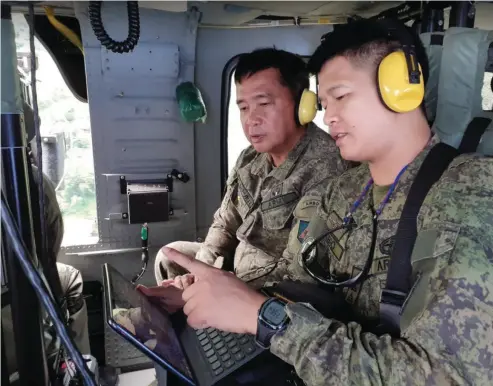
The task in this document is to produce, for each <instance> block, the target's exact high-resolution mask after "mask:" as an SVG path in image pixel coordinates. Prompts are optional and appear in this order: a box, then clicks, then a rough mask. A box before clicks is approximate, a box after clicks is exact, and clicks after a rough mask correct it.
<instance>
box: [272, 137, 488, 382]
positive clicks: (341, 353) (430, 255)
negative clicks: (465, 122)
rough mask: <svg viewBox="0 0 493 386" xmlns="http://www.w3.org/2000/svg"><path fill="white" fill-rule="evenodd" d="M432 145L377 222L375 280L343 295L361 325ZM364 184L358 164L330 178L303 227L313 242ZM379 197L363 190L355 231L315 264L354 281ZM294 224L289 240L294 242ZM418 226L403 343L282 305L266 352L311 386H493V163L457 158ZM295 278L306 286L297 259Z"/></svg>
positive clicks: (339, 235) (372, 311)
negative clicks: (281, 326) (283, 312)
mask: <svg viewBox="0 0 493 386" xmlns="http://www.w3.org/2000/svg"><path fill="white" fill-rule="evenodd" d="M436 141H437V140H436V139H434V140H433V141H432V143H431V144H430V145H429V146H428V147H427V148H426V149H425V150H424V151H423V152H422V153H421V154H420V155H418V157H417V158H416V159H415V160H414V161H413V162H412V163H411V164H410V165H409V167H408V169H407V171H406V172H405V173H404V174H403V176H402V177H401V179H400V181H399V183H398V184H397V187H396V190H395V192H394V194H393V196H392V197H391V199H390V201H389V202H388V203H387V205H386V206H385V208H384V209H383V212H382V214H381V215H380V218H379V220H378V234H377V243H376V248H375V255H374V262H373V266H372V269H371V276H370V277H369V278H368V279H367V280H366V281H365V282H364V283H363V284H362V285H361V284H360V285H358V286H357V287H355V288H353V289H346V290H345V291H344V294H345V297H346V300H347V302H348V303H349V304H351V305H352V309H353V310H354V311H355V312H357V313H359V314H360V315H361V316H362V317H364V318H366V320H368V319H377V318H378V317H379V297H380V292H381V288H382V286H383V285H384V283H385V280H386V276H387V266H388V263H389V254H390V251H391V249H392V248H391V247H392V243H393V237H394V235H395V234H396V231H397V225H398V222H399V218H400V215H401V211H402V208H403V205H404V202H405V199H406V195H407V194H408V192H409V189H410V186H411V183H412V181H413V179H414V178H415V176H416V174H417V171H418V169H419V167H420V165H421V164H422V161H423V159H424V157H425V155H426V154H427V153H428V151H429V150H430V148H431V145H433V144H434V143H436ZM369 178H370V173H369V169H368V167H367V165H362V166H360V167H358V168H355V169H353V170H350V171H349V172H347V173H345V174H344V175H343V176H341V177H340V178H337V179H334V180H332V181H331V183H330V184H329V187H328V190H327V193H326V196H325V198H324V200H323V202H322V205H321V206H320V209H319V210H318V211H317V216H316V217H314V221H313V222H312V223H313V224H317V222H318V225H314V226H312V225H309V227H308V228H309V229H308V233H309V236H315V237H316V236H317V235H319V234H321V232H323V231H325V230H326V229H327V228H326V227H328V228H329V229H330V228H333V227H335V226H337V225H340V224H341V221H342V218H344V216H345V215H346V214H347V213H348V211H349V209H350V206H351V205H352V204H353V203H354V202H355V200H356V199H357V198H358V196H359V195H360V193H361V192H362V191H363V188H364V186H365V184H366V183H367V181H368V180H369ZM377 190H382V189H377ZM383 190H385V189H383ZM381 193H382V192H378V191H375V190H373V191H372V190H370V191H369V192H368V194H367V196H366V198H365V199H364V201H363V202H362V203H361V205H360V207H359V208H358V209H357V210H356V212H355V213H354V219H355V222H356V224H357V227H356V228H355V229H353V230H352V231H351V232H350V233H349V234H348V233H346V234H344V232H343V231H341V232H336V234H335V237H333V238H330V239H328V241H326V242H325V243H322V245H321V247H320V248H318V249H317V253H318V255H317V258H318V259H319V262H320V263H321V264H323V263H325V266H326V267H327V268H328V269H330V270H331V271H332V272H333V273H335V274H336V275H339V274H349V275H351V276H355V275H356V274H357V273H358V272H359V271H360V270H361V269H362V267H363V266H364V263H365V261H366V259H367V258H368V254H369V249H370V245H371V235H372V215H373V213H372V210H373V209H372V208H373V207H375V206H378V205H379V204H380V202H381V199H382V198H383V197H382V194H381ZM372 201H373V202H372ZM375 204H376V205H375ZM317 219H320V220H321V221H323V223H324V226H323V227H321V226H320V220H319V221H317ZM296 221H297V222H298V224H297V223H296V222H295V225H294V228H293V232H292V234H291V238H294V237H296V235H297V231H296V228H298V226H299V220H296ZM417 223H418V224H417V225H418V237H417V240H416V244H415V247H414V251H413V254H412V258H411V259H412V266H413V274H414V275H416V277H418V279H417V283H416V285H415V286H414V287H413V290H412V293H411V295H410V297H409V298H408V300H407V302H406V303H405V306H404V309H403V313H402V316H401V331H402V333H401V338H399V339H393V338H391V337H390V336H389V335H383V336H377V335H374V334H373V333H370V332H365V331H364V330H363V328H362V326H361V325H360V324H359V323H358V322H351V323H349V324H344V323H341V322H339V321H337V320H333V319H329V318H325V317H323V316H322V315H321V314H320V313H318V312H317V311H315V310H314V309H313V308H312V307H311V306H309V305H307V304H301V303H293V304H290V305H288V306H287V313H288V315H289V317H290V319H291V322H290V324H289V326H288V327H287V329H286V330H285V331H284V332H282V333H280V334H278V335H277V336H274V337H273V339H272V346H271V352H272V353H274V354H275V355H277V356H278V357H280V358H281V359H282V360H284V361H286V362H287V363H289V364H292V365H293V366H294V367H295V369H296V371H297V373H298V375H299V376H300V377H301V378H302V379H303V381H304V382H305V383H306V384H307V385H310V386H314V385H324V386H327V385H337V386H339V385H346V384H351V385H369V384H379V385H380V384H386V385H438V384H440V385H441V384H454V385H455V384H457V385H459V384H460V385H463V384H471V385H472V384H473V385H491V380H492V379H493V159H492V158H486V157H480V156H479V155H464V156H460V157H459V158H457V159H455V160H454V161H453V162H452V163H451V165H450V166H449V168H448V170H447V171H446V172H445V173H444V174H443V176H442V178H441V179H440V180H439V181H438V182H437V183H436V184H435V185H434V186H433V187H432V189H431V190H430V192H429V194H428V195H427V197H426V199H425V201H424V203H423V206H422V207H421V210H420V212H419V216H418V221H417ZM291 274H292V275H293V276H296V277H298V278H303V279H306V280H308V276H307V274H306V273H305V272H304V271H303V269H302V268H301V267H300V266H299V264H298V262H297V261H296V260H295V261H294V262H293V264H292V266H291ZM309 280H311V278H310V279H309Z"/></svg>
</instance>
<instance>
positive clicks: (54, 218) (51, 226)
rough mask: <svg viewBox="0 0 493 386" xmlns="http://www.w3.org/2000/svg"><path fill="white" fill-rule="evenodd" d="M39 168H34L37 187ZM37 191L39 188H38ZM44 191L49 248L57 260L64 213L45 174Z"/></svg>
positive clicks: (61, 237) (61, 238)
mask: <svg viewBox="0 0 493 386" xmlns="http://www.w3.org/2000/svg"><path fill="white" fill-rule="evenodd" d="M38 170H39V169H38V168H37V167H36V166H32V173H33V179H34V182H35V183H36V185H37V184H38V181H39V177H38ZM36 189H37V187H36ZM43 191H44V204H45V210H44V213H45V219H46V227H47V243H48V244H47V247H48V248H49V249H50V250H51V251H53V254H54V256H55V258H56V256H57V255H58V253H59V252H60V248H61V245H62V240H63V232H64V227H63V218H62V211H61V210H60V206H59V205H58V200H57V197H56V191H55V187H54V186H53V183H52V182H51V180H50V179H49V178H48V177H47V176H46V175H45V174H44V173H43Z"/></svg>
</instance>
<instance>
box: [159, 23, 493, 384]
mask: <svg viewBox="0 0 493 386" xmlns="http://www.w3.org/2000/svg"><path fill="white" fill-rule="evenodd" d="M401 27H402V26H401ZM402 28H404V27H402ZM402 28H401V31H404V29H402ZM394 32H395V31H394V30H391V29H388V28H385V27H384V26H383V25H382V24H381V23H379V22H376V21H370V20H363V21H355V22H354V23H350V24H348V25H345V26H341V27H340V29H337V30H335V31H334V32H333V33H332V34H330V35H329V36H328V37H327V39H326V40H325V42H324V43H323V44H322V45H321V46H320V47H319V48H318V49H317V51H316V52H315V54H314V55H313V57H312V59H311V65H312V67H313V70H314V72H316V73H318V75H319V85H320V88H319V95H320V98H321V101H322V104H323V106H324V107H325V109H326V112H325V122H326V123H327V124H328V125H330V127H331V135H333V136H334V137H335V138H336V144H337V146H338V147H339V149H340V151H341V155H342V156H343V157H344V158H345V159H347V160H352V161H360V162H363V165H361V166H360V167H358V168H355V169H352V170H350V171H349V172H347V173H345V174H344V175H342V176H341V177H339V178H336V179H334V180H332V181H331V182H330V183H329V186H328V189H327V193H326V195H325V197H324V199H323V201H322V204H321V205H320V207H319V210H317V215H316V216H315V217H314V218H313V220H312V221H311V224H310V225H309V230H308V235H307V236H306V237H307V240H308V238H309V237H317V236H318V235H321V234H322V233H324V232H325V231H327V230H332V231H333V232H332V234H331V235H328V236H329V237H330V238H329V239H328V240H327V239H326V240H327V242H322V243H320V244H319V247H320V248H317V250H318V257H317V258H318V260H319V261H320V263H321V265H324V266H325V268H326V269H327V268H328V271H329V272H330V274H331V275H330V276H327V275H326V276H325V279H326V280H327V281H332V282H334V281H336V282H341V281H344V280H348V281H349V280H351V279H354V280H353V281H354V283H352V284H353V285H352V286H351V287H348V288H347V289H345V290H344V291H343V296H344V297H345V299H346V300H347V303H348V304H350V306H349V307H350V309H351V311H353V312H354V314H355V315H354V317H353V318H350V319H349V320H348V321H344V320H337V319H335V318H333V316H332V317H331V315H325V316H324V315H322V314H321V313H320V312H318V311H316V310H315V309H314V308H313V307H312V306H310V305H308V304H305V303H297V302H294V303H291V304H285V303H284V302H282V301H280V299H277V298H275V297H273V298H266V297H265V296H263V295H261V294H259V293H258V292H255V291H253V290H252V289H250V288H249V287H248V286H246V285H245V284H244V283H243V282H241V281H240V280H238V279H236V278H235V277H234V276H233V275H231V274H229V273H227V272H224V271H220V270H217V269H215V268H213V267H209V266H207V265H204V264H202V263H201V262H199V261H194V260H191V259H190V258H188V257H187V256H184V255H182V254H180V253H179V252H176V251H172V250H170V251H167V253H168V255H169V258H170V259H171V260H172V261H174V262H175V263H179V264H181V265H182V266H183V267H184V268H186V269H188V270H189V271H190V272H191V273H192V274H194V275H195V277H196V279H197V280H196V281H195V282H194V283H193V284H192V285H190V286H189V287H188V288H187V289H186V290H185V291H184V292H183V299H184V300H185V302H186V304H185V306H184V311H185V313H186V314H187V316H188V323H189V324H190V325H192V326H194V327H198V328H200V327H204V326H212V327H216V328H219V329H222V330H227V331H231V332H242V333H244V332H248V333H252V334H257V340H258V341H259V342H260V343H261V344H263V345H264V346H266V347H269V346H270V351H271V352H272V353H274V354H275V355H276V356H278V357H279V358H281V359H282V360H284V361H285V362H287V363H289V364H291V365H293V366H294V368H295V369H296V372H297V374H298V376H299V377H300V378H301V379H302V380H303V381H304V382H305V383H306V384H307V385H310V386H314V385H320V386H321V385H324V386H325V385H349V384H350V385H363V384H364V385H369V384H385V385H425V384H426V385H438V384H440V385H443V384H447V385H452V384H453V385H457V384H474V385H490V384H491V379H493V356H492V353H493V298H492V294H493V264H492V256H493V255H492V251H493V221H492V219H493V206H492V205H491V202H492V200H491V198H492V197H493V159H492V158H487V157H481V156H480V155H477V154H476V155H461V156H459V157H457V158H455V159H454V160H453V161H452V162H451V163H450V164H449V165H448V167H447V169H446V170H445V172H444V173H443V174H442V176H441V178H440V179H439V180H438V181H437V182H436V183H435V184H434V185H433V186H432V187H431V190H430V191H429V192H428V194H427V196H426V198H425V200H424V202H423V204H422V206H421V208H420V211H419V216H418V221H417V223H416V225H417V232H418V235H417V239H416V242H415V244H414V250H413V253H412V257H411V259H410V260H411V261H410V262H409V263H408V264H410V265H411V264H412V270H413V273H412V275H410V277H404V278H402V279H403V280H411V279H412V283H414V286H413V287H412V290H411V291H410V293H409V296H408V297H407V299H406V301H405V303H404V304H403V306H402V309H401V310H400V333H397V334H395V333H393V334H392V335H390V334H388V333H379V332H378V330H374V329H373V328H371V327H370V328H369V326H370V325H371V322H376V323H378V320H379V303H380V300H379V299H380V296H381V293H382V291H381V289H382V287H381V285H382V283H384V284H385V281H386V280H388V279H390V278H389V277H387V264H386V263H385V261H388V257H389V250H391V248H390V247H389V244H391V242H392V237H393V236H394V235H395V234H396V232H397V226H398V223H399V218H400V216H401V213H402V211H403V205H404V202H405V201H406V198H407V197H408V195H409V191H410V186H411V184H412V182H413V181H414V180H415V178H416V175H417V172H418V170H419V168H420V166H421V165H422V164H423V160H424V159H425V157H426V156H427V154H428V153H429V152H430V151H431V148H432V147H434V145H435V144H436V143H437V141H438V139H437V138H436V137H434V136H432V133H431V130H430V127H429V125H428V123H427V120H426V117H425V116H424V114H423V111H422V108H420V106H419V105H418V104H419V100H418V104H416V105H415V106H407V107H405V108H403V109H402V110H401V111H400V112H396V111H395V110H397V106H395V105H394V106H392V107H393V108H391V106H390V104H389V103H387V102H385V104H384V103H383V101H384V98H382V96H381V95H379V92H378V85H377V84H376V82H375V80H376V79H377V76H376V71H377V68H378V66H379V65H380V63H381V62H382V60H383V58H387V56H388V55H389V54H391V53H394V51H399V50H400V49H402V47H403V42H401V41H400V39H399V37H398V35H396V34H394ZM408 37H411V35H408ZM412 38H413V40H417V39H416V38H414V37H412ZM419 44H420V43H419V42H417V41H415V42H414V45H416V51H417V53H418V60H419V62H420V64H421V66H422V69H423V72H425V71H424V70H425V68H426V60H425V59H422V58H420V52H422V47H420V46H419ZM399 56H400V58H399ZM392 58H393V59H396V60H397V64H396V63H394V66H390V67H387V68H386V69H387V70H390V71H395V72H394V77H398V76H402V74H405V72H404V71H405V70H404V71H396V70H397V69H398V68H399V67H400V68H401V69H402V68H405V63H406V61H405V59H404V58H403V55H402V53H399V54H398V55H397V58H396V55H392ZM408 63H409V62H408ZM396 67H397V68H396ZM381 75H383V74H382V73H380V76H381ZM390 75H392V74H390ZM424 78H426V74H425V76H424ZM407 79H408V78H405V79H404V83H401V84H405V82H407ZM383 91H385V90H383ZM410 99H413V98H412V97H411V98H410ZM387 101H388V100H387ZM396 101H397V100H396V99H394V102H396ZM397 102H398V101H397ZM295 213H296V212H295ZM343 219H348V221H347V222H344V224H347V226H344V227H342V225H343ZM320 223H322V224H323V226H320ZM312 224H318V225H316V226H315V225H312ZM293 229H296V225H295V226H294V228H293ZM337 229H338V230H337ZM291 237H296V232H295V231H294V232H293V233H292V235H291ZM305 245H306V244H305ZM396 245H397V244H396ZM304 247H305V246H303V248H304ZM303 248H302V249H303ZM370 256H373V264H371V265H370V266H369V268H370V269H369V272H368V274H367V275H363V276H360V278H359V279H356V278H357V275H358V273H360V272H361V271H362V270H363V269H364V267H365V265H366V262H367V261H371V260H369V259H370ZM312 258H313V257H312ZM393 258H394V256H393ZM393 258H392V260H391V262H392V261H393ZM313 259H315V258H313ZM307 263H308V261H307ZM380 263H383V264H380ZM294 264H297V262H296V263H294ZM409 268H410V269H411V267H409ZM330 296H332V295H331V294H330V293H328V294H327V300H329V298H330ZM398 311H399V309H398Z"/></svg>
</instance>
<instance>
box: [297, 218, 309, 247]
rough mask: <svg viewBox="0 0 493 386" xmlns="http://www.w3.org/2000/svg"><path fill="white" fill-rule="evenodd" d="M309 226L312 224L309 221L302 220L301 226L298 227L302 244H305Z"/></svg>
mask: <svg viewBox="0 0 493 386" xmlns="http://www.w3.org/2000/svg"><path fill="white" fill-rule="evenodd" d="M309 224H310V222H309V221H305V220H300V225H299V226H298V240H299V242H300V243H302V242H303V240H304V239H305V237H306V234H307V233H308V225H309Z"/></svg>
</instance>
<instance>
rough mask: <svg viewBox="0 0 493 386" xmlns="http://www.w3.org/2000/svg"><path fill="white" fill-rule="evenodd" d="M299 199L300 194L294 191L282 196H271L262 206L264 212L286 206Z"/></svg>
mask: <svg viewBox="0 0 493 386" xmlns="http://www.w3.org/2000/svg"><path fill="white" fill-rule="evenodd" d="M297 200H298V195H297V194H296V193H294V192H291V193H287V194H283V195H282V196H276V197H274V198H271V199H270V200H269V201H265V202H263V203H262V205H261V206H260V208H261V210H262V211H263V212H265V211H267V210H271V209H274V208H277V207H279V206H284V205H288V204H290V203H292V202H293V201H297Z"/></svg>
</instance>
